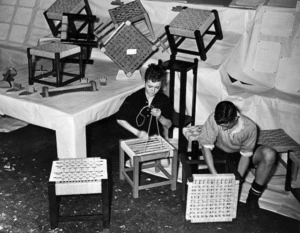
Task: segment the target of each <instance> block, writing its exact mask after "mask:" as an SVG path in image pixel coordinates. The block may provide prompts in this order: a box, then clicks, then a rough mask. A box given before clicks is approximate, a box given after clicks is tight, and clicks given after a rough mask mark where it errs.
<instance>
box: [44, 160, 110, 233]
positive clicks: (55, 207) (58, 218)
mask: <svg viewBox="0 0 300 233" xmlns="http://www.w3.org/2000/svg"><path fill="white" fill-rule="evenodd" d="M108 189H109V188H108V177H107V163H106V160H105V159H101V158H99V157H92V158H80V159H64V160H58V161H53V164H52V169H51V175H50V179H49V183H48V195H49V211H50V225H51V229H54V228H56V227H57V226H58V223H59V222H66V221H75V220H76V221H83V220H102V225H103V229H104V230H103V232H109V228H110V205H109V190H108ZM85 194H101V195H102V212H101V213H96V214H92V215H75V216H74V215H71V216H64V215H60V213H59V207H60V198H61V197H62V196H70V195H85Z"/></svg>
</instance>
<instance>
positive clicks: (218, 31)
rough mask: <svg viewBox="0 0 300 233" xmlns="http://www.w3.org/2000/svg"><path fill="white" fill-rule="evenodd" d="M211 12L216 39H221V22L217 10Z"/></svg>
mask: <svg viewBox="0 0 300 233" xmlns="http://www.w3.org/2000/svg"><path fill="white" fill-rule="evenodd" d="M212 12H213V13H214V15H215V21H214V27H215V30H216V35H217V39H219V40H222V39H223V33H222V28H221V24H220V19H219V14H218V11H217V10H212Z"/></svg>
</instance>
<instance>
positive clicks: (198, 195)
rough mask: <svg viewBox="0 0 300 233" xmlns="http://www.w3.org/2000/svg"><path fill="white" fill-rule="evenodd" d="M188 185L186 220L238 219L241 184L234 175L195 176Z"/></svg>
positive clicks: (218, 220) (214, 220)
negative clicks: (238, 199)
mask: <svg viewBox="0 0 300 233" xmlns="http://www.w3.org/2000/svg"><path fill="white" fill-rule="evenodd" d="M193 177H194V180H193V183H189V185H188V197H187V205H186V219H187V220H191V222H225V221H232V219H233V218H235V217H236V211H237V197H238V189H239V182H238V181H236V180H235V177H234V175H233V174H218V175H211V174H194V175H193Z"/></svg>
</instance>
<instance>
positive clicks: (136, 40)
mask: <svg viewBox="0 0 300 233" xmlns="http://www.w3.org/2000/svg"><path fill="white" fill-rule="evenodd" d="M104 47H105V51H104V53H105V54H106V55H107V56H109V57H110V58H111V59H112V60H113V61H114V62H115V63H116V64H117V65H118V66H119V67H120V68H121V69H122V70H124V72H125V73H126V74H127V76H131V75H132V74H133V72H134V71H135V70H136V69H138V68H139V67H140V66H141V65H142V64H143V63H144V62H145V61H146V60H147V59H148V58H149V57H150V56H151V55H152V54H153V53H154V51H155V50H156V46H154V45H153V44H152V43H151V42H150V41H149V40H148V39H147V38H146V37H145V36H143V35H142V34H141V32H139V31H138V30H137V29H136V28H135V27H134V26H132V25H131V24H130V25H127V24H123V25H121V26H120V28H119V29H118V30H117V32H116V34H114V35H113V36H112V37H111V38H110V40H108V41H107V42H106V43H105V44H104ZM130 49H135V50H136V54H132V55H129V54H127V52H128V50H130Z"/></svg>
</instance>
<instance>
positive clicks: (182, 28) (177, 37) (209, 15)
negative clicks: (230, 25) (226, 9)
mask: <svg viewBox="0 0 300 233" xmlns="http://www.w3.org/2000/svg"><path fill="white" fill-rule="evenodd" d="M212 25H213V26H214V30H210V29H211V27H212ZM165 31H166V34H167V38H168V42H169V46H170V50H171V53H172V55H174V56H176V54H177V53H186V54H192V55H197V56H200V58H201V59H202V60H203V61H205V60H206V59H207V56H206V53H207V52H208V50H209V49H210V48H211V47H212V45H213V44H214V43H215V42H216V40H221V39H223V33H222V28H221V25H220V20H219V15H218V12H217V11H216V10H212V11H208V10H200V9H193V8H184V9H182V10H181V11H180V13H179V14H178V15H177V16H176V17H175V18H174V19H173V20H172V21H171V23H170V24H169V25H167V26H166V27H165ZM207 35H212V37H211V36H210V37H209V43H208V44H207V45H205V42H204V38H205V37H208V36H207ZM185 39H192V40H195V43H196V45H197V49H198V51H194V50H190V49H188V48H184V47H183V46H181V44H182V43H183V42H184V40H185Z"/></svg>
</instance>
